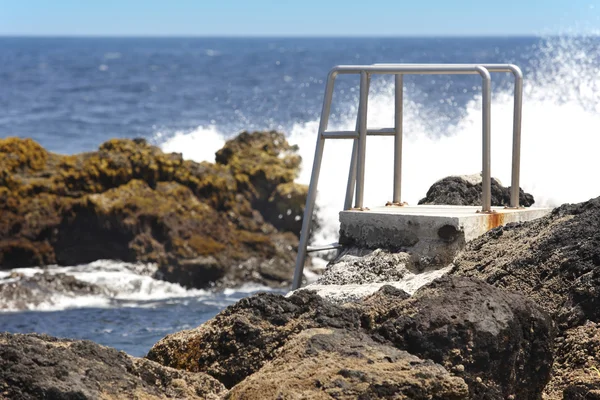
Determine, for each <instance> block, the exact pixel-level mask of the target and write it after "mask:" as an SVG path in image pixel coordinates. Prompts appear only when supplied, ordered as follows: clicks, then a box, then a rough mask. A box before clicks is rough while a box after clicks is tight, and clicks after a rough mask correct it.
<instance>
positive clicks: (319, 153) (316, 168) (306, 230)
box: [292, 71, 336, 290]
mask: <svg viewBox="0 0 600 400" xmlns="http://www.w3.org/2000/svg"><path fill="white" fill-rule="evenodd" d="M335 77H336V72H335V71H332V72H330V73H329V76H328V77H327V84H326V87H325V98H324V99H323V108H322V110H321V122H320V124H319V133H318V135H317V147H316V149H315V159H314V161H313V169H312V173H311V175H310V186H309V187H308V194H307V196H306V205H305V206H304V219H303V220H302V229H301V230H300V242H299V243H298V254H297V256H296V269H295V270H294V280H293V281H292V290H296V289H298V288H299V287H300V285H301V284H302V274H303V272H304V262H305V261H306V250H307V247H308V237H309V235H310V227H311V225H312V215H313V212H314V209H315V201H316V200H317V185H318V184H319V173H320V172H321V160H322V159H323V149H324V147H325V138H323V132H325V131H326V130H327V124H328V122H329V112H330V111H331V100H332V98H333V86H334V83H335Z"/></svg>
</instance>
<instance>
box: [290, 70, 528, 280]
mask: <svg viewBox="0 0 600 400" xmlns="http://www.w3.org/2000/svg"><path fill="white" fill-rule="evenodd" d="M494 72H509V73H512V74H513V76H514V112H513V147H512V176H511V178H512V180H511V198H510V207H511V208H518V207H519V175H520V158H521V115H522V106H523V74H522V72H521V70H520V69H519V67H517V66H516V65H513V64H373V65H341V66H337V67H334V68H333V69H332V70H331V71H330V72H329V75H328V77H327V83H326V85H325V97H324V100H323V108H322V110H321V121H320V123H319V132H318V135H317V145H316V149H315V158H314V161H313V168H312V173H311V178H310V185H309V189H308V195H307V198H306V206H305V208H304V217H303V220H302V229H301V231H300V242H299V245H298V255H297V256H296V268H295V271H294V279H293V283H292V290H295V289H298V288H299V287H300V286H301V283H302V276H303V271H304V264H305V261H306V256H307V253H308V252H314V251H325V250H331V249H336V248H339V247H341V245H340V244H339V243H331V244H326V245H319V246H308V237H309V234H310V228H311V225H312V215H313V212H314V206H315V201H316V197H317V186H318V182H319V174H320V171H321V161H322V158H323V150H324V146H325V140H326V139H353V141H354V143H353V147H352V158H351V161H350V168H349V172H348V184H347V188H346V198H345V202H344V209H345V210H349V209H355V210H364V209H365V208H364V204H363V198H364V180H365V154H366V145H367V136H394V189H393V196H392V201H391V202H390V203H388V204H389V205H394V206H402V204H403V203H402V200H401V199H402V197H401V195H402V192H401V186H402V115H403V76H404V75H433V74H444V75H465V74H471V75H480V76H481V80H482V86H481V88H482V98H483V104H482V138H483V139H482V203H483V206H482V210H481V212H484V213H492V212H493V211H492V208H491V207H492V204H491V171H490V154H491V147H490V139H491V134H490V130H491V126H490V117H491V114H490V112H491V75H490V73H494ZM341 74H357V75H360V90H359V106H358V116H357V120H356V129H355V130H354V131H328V130H327V125H328V122H329V115H330V111H331V101H332V98H333V89H334V84H335V79H336V77H337V76H338V75H341ZM375 74H378V75H394V77H395V102H394V106H395V113H394V127H393V128H383V129H369V128H368V127H367V107H368V94H369V85H370V78H371V76H372V75H375ZM353 200H354V201H355V202H354V208H352V201H353Z"/></svg>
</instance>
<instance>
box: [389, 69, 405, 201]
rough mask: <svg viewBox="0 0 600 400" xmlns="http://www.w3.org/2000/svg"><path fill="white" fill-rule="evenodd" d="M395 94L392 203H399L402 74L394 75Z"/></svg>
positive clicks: (400, 190) (400, 196)
mask: <svg viewBox="0 0 600 400" xmlns="http://www.w3.org/2000/svg"><path fill="white" fill-rule="evenodd" d="M395 77H396V85H395V90H396V96H395V100H396V101H395V113H394V130H395V131H396V132H395V135H394V194H393V196H392V203H395V204H400V203H401V202H402V114H403V101H404V93H403V89H404V88H403V86H404V85H403V75H402V74H397V75H396V76H395Z"/></svg>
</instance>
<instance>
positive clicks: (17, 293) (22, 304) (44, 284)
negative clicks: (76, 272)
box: [0, 272, 109, 310]
mask: <svg viewBox="0 0 600 400" xmlns="http://www.w3.org/2000/svg"><path fill="white" fill-rule="evenodd" d="M56 294H61V295H67V296H73V297H75V296H87V295H99V294H109V293H107V291H106V289H104V288H101V287H99V286H97V285H94V284H91V283H88V282H83V281H80V280H78V279H77V278H75V277H73V276H72V275H67V274H64V273H57V274H51V273H48V272H43V273H37V274H35V275H33V276H29V277H28V276H24V275H22V274H19V273H17V272H13V273H12V274H11V275H10V276H9V277H8V281H6V282H1V281H0V299H2V301H1V302H0V310H24V309H27V308H29V307H31V306H37V305H39V304H41V303H51V302H52V301H53V296H54V295H56Z"/></svg>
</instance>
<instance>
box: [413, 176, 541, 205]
mask: <svg viewBox="0 0 600 400" xmlns="http://www.w3.org/2000/svg"><path fill="white" fill-rule="evenodd" d="M533 203H535V200H534V199H533V196H532V195H530V194H529V193H525V192H524V191H523V189H521V188H519V205H520V206H522V207H529V206H531V205H533ZM419 204H431V205H433V204H440V205H451V206H480V205H481V175H469V176H449V177H446V178H444V179H441V180H439V181H437V182H436V183H434V184H433V185H432V186H431V187H430V188H429V190H428V191H427V195H426V196H425V198H423V199H421V200H419ZM492 206H499V207H506V206H510V187H504V186H502V185H501V184H500V182H498V180H496V179H494V178H492Z"/></svg>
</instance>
